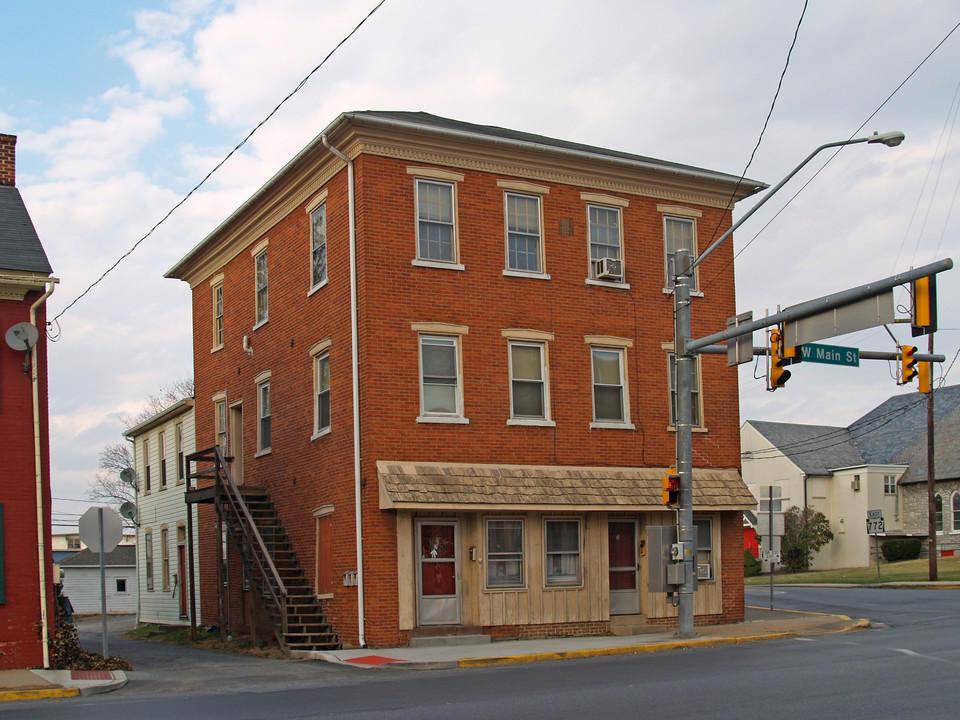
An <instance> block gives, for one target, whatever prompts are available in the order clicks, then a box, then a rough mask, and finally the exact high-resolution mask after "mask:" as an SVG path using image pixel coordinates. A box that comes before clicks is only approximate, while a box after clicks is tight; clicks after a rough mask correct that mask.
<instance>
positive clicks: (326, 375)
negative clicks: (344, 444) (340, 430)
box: [313, 353, 330, 434]
mask: <svg viewBox="0 0 960 720" xmlns="http://www.w3.org/2000/svg"><path fill="white" fill-rule="evenodd" d="M314 365H315V370H314V382H315V387H316V407H315V408H314V427H313V432H314V434H318V433H322V432H325V431H327V430H329V429H330V355H329V354H326V353H325V354H323V355H321V356H320V357H318V358H316V359H315V360H314Z"/></svg>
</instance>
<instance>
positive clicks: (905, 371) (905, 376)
mask: <svg viewBox="0 0 960 720" xmlns="http://www.w3.org/2000/svg"><path fill="white" fill-rule="evenodd" d="M916 354H917V346H916V345H901V346H900V384H901V385H905V384H907V383H908V382H911V381H912V380H913V379H914V378H915V377H916V376H917V363H918V362H919V360H917V358H916V357H914V356H915V355H916Z"/></svg>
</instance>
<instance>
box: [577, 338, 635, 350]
mask: <svg viewBox="0 0 960 720" xmlns="http://www.w3.org/2000/svg"><path fill="white" fill-rule="evenodd" d="M583 342H584V344H586V345H598V346H602V347H616V348H631V347H633V340H631V339H630V338H622V337H616V336H614V335H584V336H583Z"/></svg>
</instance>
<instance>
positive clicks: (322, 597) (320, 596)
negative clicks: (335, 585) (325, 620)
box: [316, 592, 333, 600]
mask: <svg viewBox="0 0 960 720" xmlns="http://www.w3.org/2000/svg"><path fill="white" fill-rule="evenodd" d="M316 598H317V600H333V593H332V592H328V593H317V595H316Z"/></svg>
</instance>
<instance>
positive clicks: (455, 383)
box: [420, 335, 463, 417]
mask: <svg viewBox="0 0 960 720" xmlns="http://www.w3.org/2000/svg"><path fill="white" fill-rule="evenodd" d="M458 346H459V338H458V337H443V336H438V335H421V336H420V415H421V416H422V417H427V416H435V417H436V416H440V417H443V416H446V417H461V416H462V415H463V408H462V402H463V401H462V394H461V391H460V358H459V347H458Z"/></svg>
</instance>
